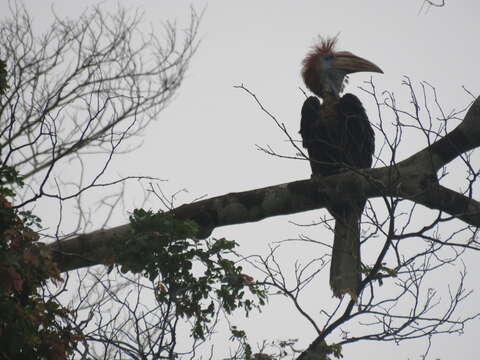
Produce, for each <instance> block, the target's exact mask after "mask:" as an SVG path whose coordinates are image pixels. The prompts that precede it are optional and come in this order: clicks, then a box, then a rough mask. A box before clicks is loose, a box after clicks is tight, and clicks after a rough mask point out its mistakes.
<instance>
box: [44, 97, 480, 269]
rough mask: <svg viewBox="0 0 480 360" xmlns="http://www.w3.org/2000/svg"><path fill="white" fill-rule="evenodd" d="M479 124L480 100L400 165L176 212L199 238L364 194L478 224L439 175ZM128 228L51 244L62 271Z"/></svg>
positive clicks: (472, 206)
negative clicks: (404, 201) (456, 123)
mask: <svg viewBox="0 0 480 360" xmlns="http://www.w3.org/2000/svg"><path fill="white" fill-rule="evenodd" d="M479 125H480V98H478V99H477V100H476V101H475V102H474V103H473V105H472V106H471V108H470V109H469V111H468V113H467V115H466V116H465V119H464V121H463V122H462V123H461V124H460V125H459V126H458V127H457V128H455V129H454V130H453V131H452V132H450V133H449V134H447V135H446V136H445V137H444V138H442V139H440V140H439V141H437V142H435V143H434V144H432V145H431V146H429V147H427V148H425V149H423V150H422V151H420V152H418V153H416V154H414V155H412V156H411V157H409V158H407V159H405V160H403V161H402V162H400V163H398V164H395V165H392V166H389V167H383V168H377V169H368V170H360V171H355V172H352V171H349V172H345V173H342V174H338V175H335V176H329V177H321V178H314V179H309V180H301V181H294V182H291V183H286V184H280V185H275V186H269V187H265V188H262V189H255V190H250V191H244V192H241V193H230V194H226V195H222V196H218V197H214V198H211V199H205V200H202V201H198V202H195V203H191V204H184V205H182V206H180V207H178V208H176V209H173V210H172V212H173V213H174V214H175V216H176V217H177V218H179V219H190V220H194V221H195V222H196V223H197V224H198V225H199V229H200V231H199V237H207V236H209V235H210V234H211V232H212V231H213V229H215V228H217V227H220V226H225V225H232V224H241V223H246V222H253V221H260V220H262V219H265V218H267V217H271V216H277V215H286V214H294V213H299V212H304V211H308V210H313V209H319V208H323V207H325V206H327V205H328V204H329V203H332V202H336V203H337V202H339V201H345V202H350V201H352V200H355V199H356V198H363V197H365V196H366V197H368V198H375V197H384V196H394V197H401V198H405V199H409V200H411V201H414V202H416V203H419V204H422V205H424V206H426V207H428V208H431V209H437V210H441V211H444V212H446V213H448V214H450V215H452V216H455V217H457V218H459V219H461V220H463V221H465V222H466V223H468V224H470V225H473V226H477V227H480V203H479V202H478V201H475V200H473V199H470V198H468V197H466V196H464V195H462V194H460V193H457V192H455V191H452V190H450V189H448V188H445V187H443V186H441V185H439V184H438V181H437V176H436V173H437V171H438V170H439V169H440V168H441V167H443V166H445V165H446V164H447V163H449V162H450V161H452V160H453V159H454V158H456V157H457V156H459V155H461V154H462V153H464V152H466V151H469V150H472V149H474V148H476V147H478V146H480V126H479ZM128 231H129V225H122V226H118V227H115V228H112V229H108V230H98V231H94V232H92V233H89V234H83V235H80V236H77V237H74V238H70V239H66V240H64V241H59V242H55V243H53V244H50V245H49V248H50V249H51V250H52V251H53V252H54V256H55V257H56V259H57V260H58V263H59V265H60V268H61V270H62V271H68V270H73V269H77V268H81V267H87V266H92V265H97V264H102V263H108V260H109V259H111V258H112V256H113V255H114V254H112V244H113V243H114V242H115V241H116V240H118V239H119V238H121V237H125V236H126V235H128Z"/></svg>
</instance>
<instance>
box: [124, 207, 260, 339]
mask: <svg viewBox="0 0 480 360" xmlns="http://www.w3.org/2000/svg"><path fill="white" fill-rule="evenodd" d="M130 223H131V228H132V231H131V234H129V236H128V238H126V239H125V240H124V241H123V242H119V245H118V247H117V249H116V254H117V255H116V258H115V263H117V264H120V269H121V271H122V272H127V271H131V272H133V273H141V274H142V275H144V276H145V277H147V278H148V279H149V280H151V281H156V293H155V295H156V299H157V301H159V302H173V304H174V305H175V307H176V313H177V315H178V316H180V317H186V318H189V319H190V318H191V319H194V326H193V328H192V335H193V336H194V337H195V338H201V339H203V338H204V336H205V330H206V328H207V325H208V323H209V322H211V320H212V318H213V316H214V315H215V314H216V312H217V307H218V305H216V304H217V303H219V304H220V306H221V307H222V308H223V309H224V310H225V311H226V312H227V313H231V312H232V311H233V310H235V309H238V308H243V309H244V310H245V311H246V313H247V315H248V313H249V311H250V310H252V309H253V308H256V307H259V306H262V305H264V304H265V293H264V291H263V290H262V289H261V288H260V287H259V286H258V285H256V284H255V283H254V282H253V279H252V278H251V277H250V276H248V275H246V274H243V273H242V267H241V266H239V265H237V264H236V263H235V262H234V261H232V260H230V259H227V258H226V257H225V256H226V255H228V254H231V253H232V250H233V249H234V248H235V247H236V246H237V244H236V243H235V241H231V240H226V239H223V238H222V239H213V240H210V241H205V240H202V241H200V240H197V239H195V234H196V232H197V225H196V224H195V223H194V222H192V221H189V220H179V219H176V218H175V216H174V215H173V214H171V213H164V212H161V211H160V212H156V213H154V212H152V211H146V210H143V209H136V210H135V211H134V212H133V215H132V216H131V217H130ZM175 239H183V240H175ZM246 288H248V289H249V290H250V294H251V295H252V296H247V295H246V292H245V289H246Z"/></svg>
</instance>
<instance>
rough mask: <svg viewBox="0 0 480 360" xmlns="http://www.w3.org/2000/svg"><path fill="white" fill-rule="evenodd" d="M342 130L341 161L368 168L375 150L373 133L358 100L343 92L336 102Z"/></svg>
mask: <svg viewBox="0 0 480 360" xmlns="http://www.w3.org/2000/svg"><path fill="white" fill-rule="evenodd" d="M337 112H338V116H339V119H340V120H341V122H342V124H340V126H341V127H342V129H339V130H341V131H342V132H343V137H344V138H343V139H342V140H341V147H342V150H343V151H342V152H343V159H342V160H343V162H345V164H346V165H348V166H350V167H353V168H359V169H362V168H369V167H371V166H372V156H373V153H374V151H375V134H374V132H373V129H372V126H371V125H370V122H369V121H368V117H367V114H366V112H365V109H364V108H363V106H362V103H361V102H360V100H359V99H358V98H357V97H356V96H355V95H352V94H345V95H344V96H343V97H342V98H341V99H340V101H339V102H338V104H337Z"/></svg>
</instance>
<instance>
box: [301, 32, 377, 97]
mask: <svg viewBox="0 0 480 360" xmlns="http://www.w3.org/2000/svg"><path fill="white" fill-rule="evenodd" d="M336 42H337V38H336V37H334V38H327V39H320V42H319V43H318V44H317V45H315V46H314V47H313V48H312V50H311V51H310V53H308V54H307V56H306V57H305V59H304V60H303V67H302V76H303V81H304V82H305V85H306V86H307V87H308V88H309V89H310V90H311V91H312V92H313V93H314V94H315V95H317V96H319V97H321V98H325V97H327V96H334V97H337V98H338V97H339V96H340V93H341V92H342V90H343V85H344V82H345V77H346V75H348V74H351V73H355V72H360V71H370V72H378V73H383V71H382V70H381V69H380V68H379V67H378V66H377V65H375V64H374V63H372V62H370V61H368V60H365V59H362V58H361V57H358V56H355V55H353V54H352V53H351V52H348V51H335V44H336Z"/></svg>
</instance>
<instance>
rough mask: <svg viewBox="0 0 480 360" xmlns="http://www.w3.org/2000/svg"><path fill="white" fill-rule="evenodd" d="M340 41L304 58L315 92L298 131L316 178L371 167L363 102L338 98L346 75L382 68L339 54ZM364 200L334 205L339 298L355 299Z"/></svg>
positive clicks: (334, 274)
mask: <svg viewBox="0 0 480 360" xmlns="http://www.w3.org/2000/svg"><path fill="white" fill-rule="evenodd" d="M335 41H336V39H333V40H332V39H327V40H323V41H322V42H321V43H320V44H319V45H317V46H316V47H314V49H313V51H312V52H311V53H309V54H308V55H307V57H306V59H305V60H304V66H303V69H302V75H303V78H304V81H305V84H306V85H307V87H308V88H309V89H310V90H311V91H312V92H314V93H315V94H316V95H317V96H318V97H320V98H322V99H323V103H322V104H320V100H319V99H318V98H317V97H315V96H310V97H309V98H307V100H305V102H304V104H303V107H302V118H301V123H300V134H301V136H302V140H303V147H304V148H306V149H307V152H308V156H309V160H310V166H311V168H312V176H318V175H320V176H329V175H333V174H336V173H338V172H341V171H346V170H349V169H352V168H353V169H360V168H369V167H371V165H372V155H373V153H374V146H375V142H374V133H373V130H372V127H371V125H370V122H369V121H368V117H367V114H366V113H365V109H364V108H363V106H362V104H361V102H360V100H359V99H358V98H357V97H356V96H355V95H352V94H345V95H344V96H342V97H340V93H341V91H342V89H343V86H344V81H345V76H346V74H348V73H352V72H358V71H375V72H381V70H380V68H378V67H377V66H376V65H374V64H373V63H370V62H369V61H367V60H365V59H362V58H359V57H357V56H355V55H353V54H351V53H349V52H335V51H334V46H335ZM365 202H366V201H365V200H362V201H352V202H351V203H348V204H345V203H341V204H334V205H333V206H331V207H329V209H328V210H329V211H330V213H331V214H332V216H333V217H334V218H335V235H334V242H333V250H332V262H331V265H330V286H331V287H332V290H333V293H334V295H335V296H342V295H343V294H345V293H348V294H350V295H351V296H352V298H354V299H356V296H357V290H358V286H359V285H360V282H361V260H360V218H361V215H362V212H363V208H364V206H365Z"/></svg>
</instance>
